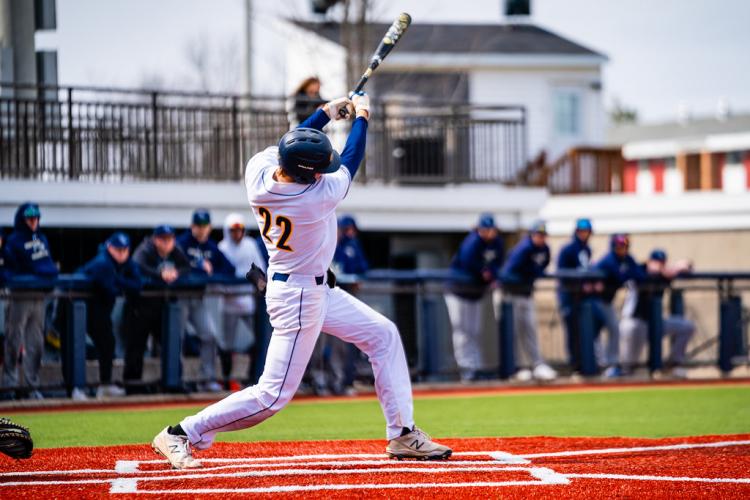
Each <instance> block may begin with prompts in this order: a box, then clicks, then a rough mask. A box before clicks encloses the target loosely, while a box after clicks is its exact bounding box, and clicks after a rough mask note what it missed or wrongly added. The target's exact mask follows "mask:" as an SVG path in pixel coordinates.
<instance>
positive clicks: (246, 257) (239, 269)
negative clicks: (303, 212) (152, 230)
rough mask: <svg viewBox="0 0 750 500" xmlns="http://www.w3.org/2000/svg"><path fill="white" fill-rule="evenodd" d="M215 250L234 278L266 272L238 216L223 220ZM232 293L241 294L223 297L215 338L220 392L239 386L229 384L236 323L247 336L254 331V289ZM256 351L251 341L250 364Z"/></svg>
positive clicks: (242, 288)
mask: <svg viewBox="0 0 750 500" xmlns="http://www.w3.org/2000/svg"><path fill="white" fill-rule="evenodd" d="M219 250H220V251H221V252H222V253H223V254H224V255H225V256H226V258H227V260H229V262H231V264H232V265H233V266H234V269H235V276H236V277H237V278H244V277H245V273H247V271H249V270H250V267H251V266H252V265H253V264H255V265H256V266H258V267H259V268H261V269H262V270H263V271H265V270H266V261H265V259H263V256H262V255H261V253H260V249H259V248H258V244H257V243H256V241H255V240H254V239H252V238H250V237H249V236H247V235H246V234H245V219H244V218H243V217H242V215H240V214H237V213H231V214H229V215H227V217H226V219H224V239H223V240H221V241H220V242H219ZM233 291H234V292H235V293H240V292H242V294H241V295H228V296H226V297H224V308H223V319H224V331H223V334H222V335H221V336H220V337H219V359H220V361H221V373H222V376H223V377H224V388H225V389H228V390H239V389H240V387H239V384H238V383H237V382H235V381H231V380H230V378H231V374H232V355H233V354H234V352H233V351H234V345H235V343H234V339H235V334H236V333H237V325H238V324H239V323H240V322H241V323H244V325H245V326H246V327H247V329H248V330H249V331H250V332H251V333H253V332H254V330H255V328H254V319H255V316H254V315H255V295H254V294H255V289H254V288H253V286H252V285H250V284H248V285H240V286H237V287H233ZM259 347H260V342H259V341H258V340H257V339H255V341H254V342H253V345H252V347H251V352H250V362H251V363H256V362H257V361H258V359H259V357H260V354H259V353H258V352H257V351H258V348H259Z"/></svg>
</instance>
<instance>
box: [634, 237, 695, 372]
mask: <svg viewBox="0 0 750 500" xmlns="http://www.w3.org/2000/svg"><path fill="white" fill-rule="evenodd" d="M640 267H641V270H642V272H643V273H644V274H645V276H646V277H645V279H644V282H643V283H641V284H640V286H638V284H637V283H635V282H634V281H629V282H628V283H627V295H626V296H625V303H624V304H623V307H622V319H621V320H620V335H621V338H620V352H621V360H622V370H623V372H624V373H625V374H626V375H628V374H631V373H632V371H633V368H634V366H635V364H636V363H637V362H638V359H639V358H640V355H641V351H642V350H643V346H644V345H646V343H647V341H648V320H649V317H650V315H651V311H650V310H649V309H650V300H651V299H652V298H653V297H656V298H658V299H660V300H661V298H662V297H663V296H664V291H665V290H666V289H668V288H669V287H670V285H671V283H672V280H673V279H674V278H675V277H676V276H677V275H679V274H683V273H689V272H691V271H692V264H691V263H690V261H685V260H681V261H678V262H677V263H676V264H675V265H672V266H668V265H667V253H666V252H665V251H664V250H661V249H658V248H657V249H654V250H653V251H652V252H651V255H650V256H649V258H648V260H647V261H646V262H645V263H644V264H641V266H640ZM694 333H695V323H693V322H692V321H690V320H689V319H687V318H683V317H681V316H676V315H670V316H668V317H666V318H664V336H665V337H669V338H670V339H671V341H672V342H671V350H670V353H669V357H668V358H667V363H666V364H667V368H669V369H670V370H671V374H672V376H673V377H675V378H686V377H687V370H686V369H685V367H683V366H682V364H683V362H684V361H685V351H686V350H687V345H688V342H690V339H691V338H692V337H693V334H694Z"/></svg>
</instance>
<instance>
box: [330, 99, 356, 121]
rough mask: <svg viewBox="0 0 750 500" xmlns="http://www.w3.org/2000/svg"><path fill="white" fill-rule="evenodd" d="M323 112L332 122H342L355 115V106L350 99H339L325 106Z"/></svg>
mask: <svg viewBox="0 0 750 500" xmlns="http://www.w3.org/2000/svg"><path fill="white" fill-rule="evenodd" d="M323 111H325V113H326V114H327V115H328V118H330V119H331V120H341V119H342V118H349V116H351V114H352V113H354V105H353V104H352V101H351V100H350V99H349V98H348V97H339V98H338V99H334V100H333V101H329V102H327V103H325V104H324V105H323Z"/></svg>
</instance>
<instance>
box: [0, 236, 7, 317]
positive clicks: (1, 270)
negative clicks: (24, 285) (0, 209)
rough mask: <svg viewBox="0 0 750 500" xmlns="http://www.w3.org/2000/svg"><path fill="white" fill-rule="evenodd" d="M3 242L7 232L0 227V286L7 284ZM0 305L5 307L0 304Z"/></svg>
mask: <svg viewBox="0 0 750 500" xmlns="http://www.w3.org/2000/svg"><path fill="white" fill-rule="evenodd" d="M3 243H5V232H4V231H3V228H1V227H0V286H5V274H6V271H5V256H4V255H3V253H4V250H3ZM0 307H4V306H2V305H1V304H0Z"/></svg>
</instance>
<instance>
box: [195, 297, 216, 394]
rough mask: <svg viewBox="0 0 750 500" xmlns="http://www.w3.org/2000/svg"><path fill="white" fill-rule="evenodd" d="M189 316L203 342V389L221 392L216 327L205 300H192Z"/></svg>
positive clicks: (201, 358)
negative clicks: (217, 380) (217, 368)
mask: <svg viewBox="0 0 750 500" xmlns="http://www.w3.org/2000/svg"><path fill="white" fill-rule="evenodd" d="M189 314H190V322H191V323H192V325H193V327H194V328H195V332H196V333H197V334H198V338H199V339H200V341H201V348H200V361H201V378H202V379H203V380H204V383H203V384H202V386H203V387H202V388H203V389H204V390H209V391H217V390H220V389H221V387H220V386H219V385H218V384H217V383H216V326H215V325H214V321H213V318H212V317H211V313H210V311H209V310H208V304H206V300H205V298H199V299H192V300H191V301H190V311H189Z"/></svg>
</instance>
